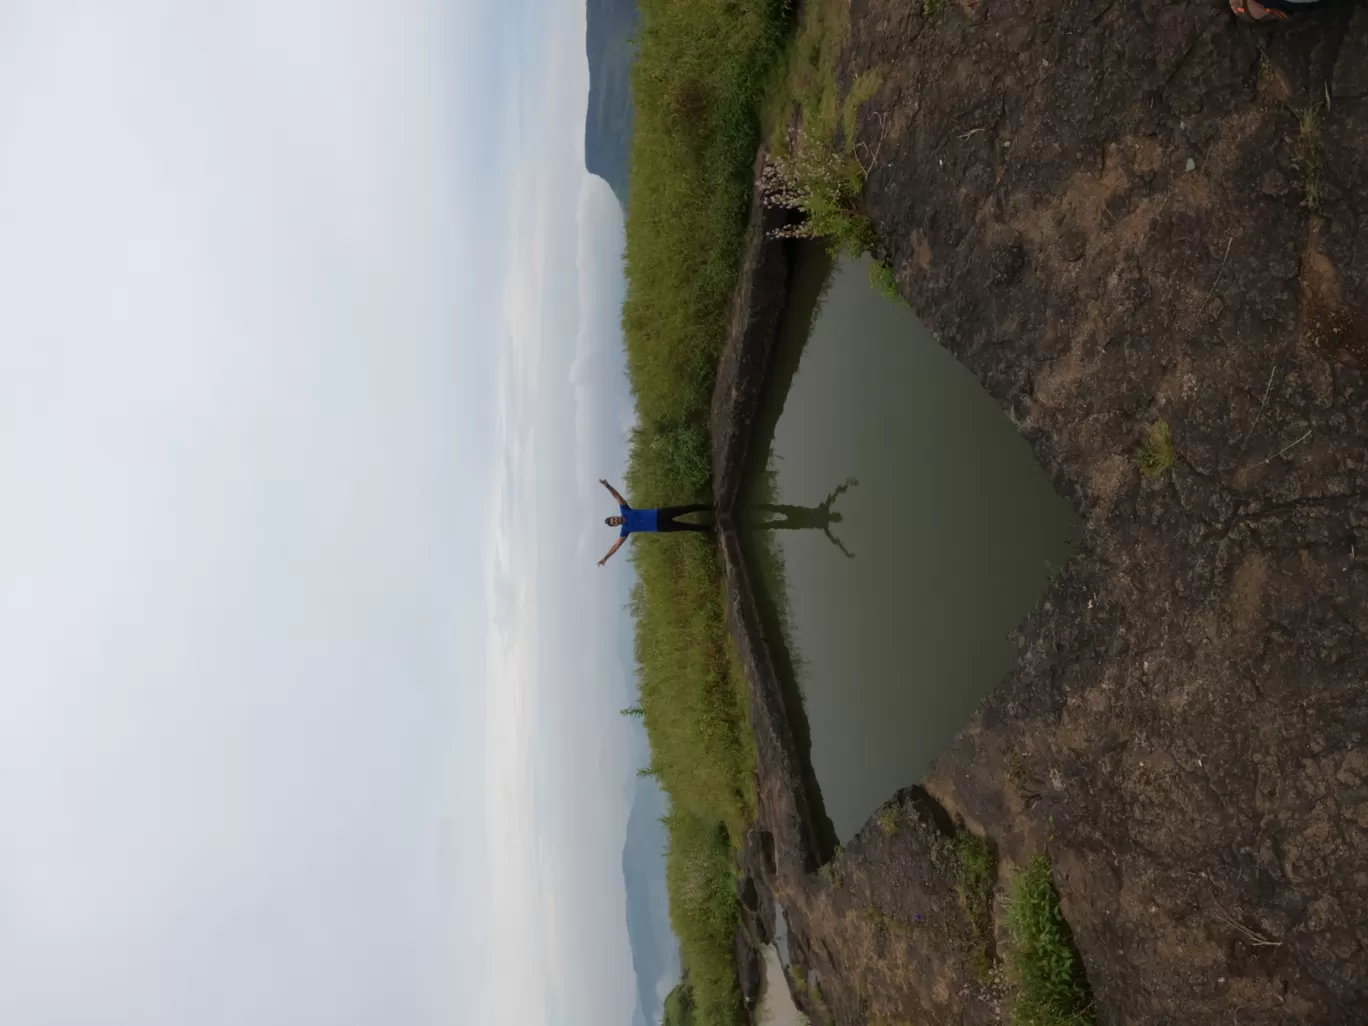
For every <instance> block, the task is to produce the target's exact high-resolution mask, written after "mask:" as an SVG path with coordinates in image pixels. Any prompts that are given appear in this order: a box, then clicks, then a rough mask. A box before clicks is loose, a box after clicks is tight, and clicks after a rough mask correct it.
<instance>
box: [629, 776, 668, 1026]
mask: <svg viewBox="0 0 1368 1026" xmlns="http://www.w3.org/2000/svg"><path fill="white" fill-rule="evenodd" d="M665 808H666V806H665V796H664V795H663V794H661V792H660V789H659V788H658V787H656V782H655V781H654V780H653V779H651V778H649V777H639V778H638V779H637V783H636V795H635V798H634V800H633V802H632V812H631V815H630V816H628V818H627V842H626V843H625V844H624V845H623V847H622V878H623V880H624V881H625V882H626V884H627V939H628V941H629V943H630V944H631V946H632V968H633V969H634V970H635V971H636V979H637V1005H636V1011H635V1013H634V1014H633V1015H632V1026H657V1024H658V1023H659V1022H660V1020H661V1016H662V1015H663V1014H664V1011H665V1008H664V999H663V995H662V994H661V992H660V982H661V980H662V979H665V978H666V977H668V978H669V982H670V983H671V984H673V983H674V982H675V981H676V980H677V979H678V978H679V948H678V942H677V941H676V940H675V938H674V934H673V933H671V932H670V904H669V897H668V895H667V894H666V891H665V827H664V826H663V825H662V824H661V822H660V817H661V816H663V815H664V814H665Z"/></svg>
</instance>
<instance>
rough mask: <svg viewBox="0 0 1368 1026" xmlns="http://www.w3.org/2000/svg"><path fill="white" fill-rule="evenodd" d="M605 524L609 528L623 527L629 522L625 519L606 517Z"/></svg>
mask: <svg viewBox="0 0 1368 1026" xmlns="http://www.w3.org/2000/svg"><path fill="white" fill-rule="evenodd" d="M603 522H604V523H605V524H607V525H608V526H609V527H621V526H622V525H623V524H625V523H626V522H627V521H626V520H625V519H624V518H623V517H616V516H614V517H605V518H604V520H603Z"/></svg>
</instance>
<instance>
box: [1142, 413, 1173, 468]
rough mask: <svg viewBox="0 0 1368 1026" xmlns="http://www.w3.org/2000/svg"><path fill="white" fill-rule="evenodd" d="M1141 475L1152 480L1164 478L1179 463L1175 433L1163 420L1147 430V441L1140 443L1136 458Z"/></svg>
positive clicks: (1157, 421)
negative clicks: (1174, 438)
mask: <svg viewBox="0 0 1368 1026" xmlns="http://www.w3.org/2000/svg"><path fill="white" fill-rule="evenodd" d="M1136 461H1137V462H1138V463H1139V464H1140V473H1142V474H1144V475H1145V476H1146V477H1148V478H1151V479H1156V478H1160V477H1163V476H1164V474H1166V473H1167V472H1168V471H1170V470H1172V469H1173V467H1174V465H1175V464H1176V463H1177V462H1178V452H1177V450H1176V449H1175V448H1174V447H1173V431H1172V430H1171V429H1170V428H1169V422H1168V421H1166V420H1163V419H1162V418H1161V419H1159V420H1156V421H1155V422H1154V423H1153V424H1151V425H1150V426H1149V427H1148V428H1146V429H1145V440H1144V441H1143V442H1141V443H1140V452H1139V454H1138V455H1137V457H1136Z"/></svg>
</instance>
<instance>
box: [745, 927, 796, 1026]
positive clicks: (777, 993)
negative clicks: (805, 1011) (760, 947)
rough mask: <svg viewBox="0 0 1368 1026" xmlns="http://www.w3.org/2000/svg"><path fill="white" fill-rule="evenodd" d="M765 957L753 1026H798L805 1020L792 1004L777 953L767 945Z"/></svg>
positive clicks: (771, 946)
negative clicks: (761, 985)
mask: <svg viewBox="0 0 1368 1026" xmlns="http://www.w3.org/2000/svg"><path fill="white" fill-rule="evenodd" d="M764 955H765V987H764V990H763V991H762V992H761V994H760V1001H759V1003H758V1004H757V1005H756V1009H755V1016H754V1021H755V1026H800V1024H802V1023H804V1022H805V1021H806V1020H805V1019H804V1018H803V1016H802V1013H800V1012H799V1011H798V1006H797V1005H795V1004H794V1003H793V995H791V994H790V993H789V988H788V981H787V980H785V979H784V969H783V966H782V965H781V964H780V960H779V952H778V951H776V950H775V949H774V947H773V945H767V946H766V947H765V949H764Z"/></svg>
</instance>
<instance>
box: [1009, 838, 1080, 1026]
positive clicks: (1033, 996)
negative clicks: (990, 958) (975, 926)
mask: <svg viewBox="0 0 1368 1026" xmlns="http://www.w3.org/2000/svg"><path fill="white" fill-rule="evenodd" d="M1007 929H1008V932H1009V933H1010V934H1011V938H1012V945H1011V949H1010V951H1009V953H1008V958H1007V971H1008V979H1009V980H1010V981H1011V984H1012V987H1013V991H1014V994H1013V1007H1012V1022H1013V1024H1014V1026H1091V1024H1092V1023H1093V1021H1094V1020H1093V1011H1092V998H1091V995H1090V994H1089V992H1088V982H1087V979H1086V978H1085V976H1084V975H1083V962H1082V960H1081V959H1080V958H1079V957H1078V951H1077V950H1076V949H1075V947H1074V943H1073V937H1072V935H1071V934H1070V932H1069V924H1068V923H1066V922H1065V921H1064V913H1063V911H1062V910H1061V909H1060V907H1059V894H1058V893H1057V892H1056V891H1055V888H1054V882H1053V881H1052V879H1051V868H1050V860H1049V859H1048V858H1046V857H1045V856H1043V855H1042V856H1037V857H1036V858H1034V859H1032V860H1031V862H1030V864H1029V865H1028V866H1027V867H1026V869H1025V870H1024V871H1023V872H1022V873H1020V874H1019V875H1018V876H1017V878H1016V880H1015V881H1014V882H1013V885H1012V898H1011V901H1010V903H1009V904H1008V906H1007Z"/></svg>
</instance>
